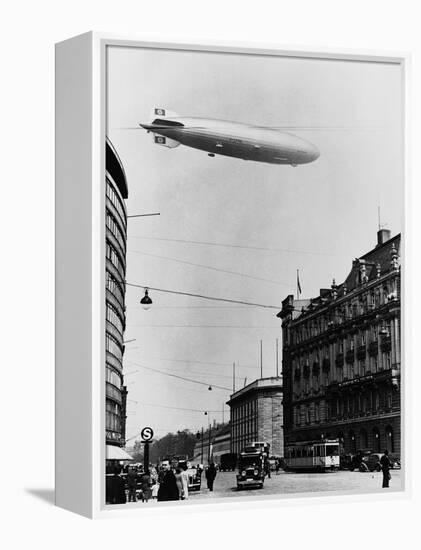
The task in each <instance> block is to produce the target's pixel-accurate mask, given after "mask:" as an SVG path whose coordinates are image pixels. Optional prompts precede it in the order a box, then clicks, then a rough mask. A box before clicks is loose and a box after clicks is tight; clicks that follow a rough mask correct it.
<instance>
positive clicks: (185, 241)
mask: <svg viewBox="0 0 421 550" xmlns="http://www.w3.org/2000/svg"><path fill="white" fill-rule="evenodd" d="M130 239H144V240H151V241H167V242H175V243H182V244H197V245H203V246H219V247H223V248H240V249H244V250H262V251H265V252H287V253H291V254H309V255H313V256H344V255H345V254H333V253H331V252H317V251H313V250H294V249H290V248H276V247H265V246H250V245H248V246H247V245H241V244H231V243H219V242H212V241H194V240H190V239H171V238H164V237H145V236H143V235H131V236H130Z"/></svg>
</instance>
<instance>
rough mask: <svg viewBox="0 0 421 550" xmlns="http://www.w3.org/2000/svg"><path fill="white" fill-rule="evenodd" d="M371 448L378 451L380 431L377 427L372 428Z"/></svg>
mask: <svg viewBox="0 0 421 550" xmlns="http://www.w3.org/2000/svg"><path fill="white" fill-rule="evenodd" d="M373 450H374V452H376V453H379V452H380V431H379V429H378V428H373Z"/></svg>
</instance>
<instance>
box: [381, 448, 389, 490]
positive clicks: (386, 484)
mask: <svg viewBox="0 0 421 550" xmlns="http://www.w3.org/2000/svg"><path fill="white" fill-rule="evenodd" d="M380 464H381V467H382V472H383V484H382V487H383V488H385V487H389V481H390V478H391V477H392V476H391V475H390V468H391V466H392V463H391V461H390V458H389V451H388V450H387V449H386V450H385V452H384V455H383V456H382V457H381V459H380Z"/></svg>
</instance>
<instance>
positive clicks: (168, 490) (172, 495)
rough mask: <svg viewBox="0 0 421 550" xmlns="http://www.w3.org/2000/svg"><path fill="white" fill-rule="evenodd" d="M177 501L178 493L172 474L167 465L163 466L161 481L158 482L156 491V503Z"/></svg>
mask: <svg viewBox="0 0 421 550" xmlns="http://www.w3.org/2000/svg"><path fill="white" fill-rule="evenodd" d="M178 499H179V492H178V487H177V481H176V478H175V475H174V472H173V471H172V469H171V466H170V465H169V464H165V465H164V470H163V475H162V480H161V481H160V484H159V489H158V502H160V501H165V500H178Z"/></svg>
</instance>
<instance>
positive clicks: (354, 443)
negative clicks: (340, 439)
mask: <svg viewBox="0 0 421 550" xmlns="http://www.w3.org/2000/svg"><path fill="white" fill-rule="evenodd" d="M348 439H349V450H350V452H351V453H356V452H357V438H356V437H355V432H354V431H353V430H350V432H349V433H348Z"/></svg>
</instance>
